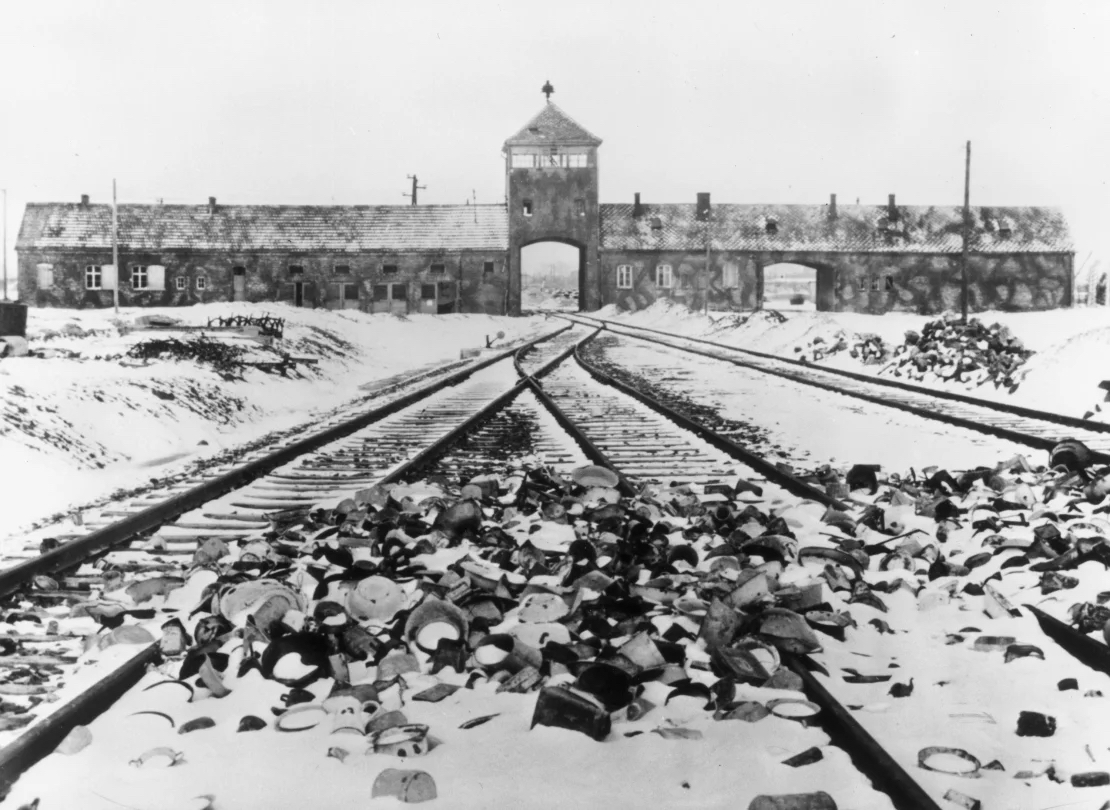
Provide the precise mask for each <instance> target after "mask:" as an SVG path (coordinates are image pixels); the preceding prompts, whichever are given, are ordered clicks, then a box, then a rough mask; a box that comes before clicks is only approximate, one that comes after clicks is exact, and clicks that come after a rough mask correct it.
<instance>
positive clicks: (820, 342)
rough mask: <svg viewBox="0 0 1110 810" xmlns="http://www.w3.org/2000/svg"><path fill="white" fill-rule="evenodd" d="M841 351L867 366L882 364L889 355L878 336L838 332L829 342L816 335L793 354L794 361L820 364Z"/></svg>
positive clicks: (797, 347) (795, 348) (796, 347)
mask: <svg viewBox="0 0 1110 810" xmlns="http://www.w3.org/2000/svg"><path fill="white" fill-rule="evenodd" d="M843 351H846V352H848V355H849V357H851V358H853V359H855V360H859V361H860V362H861V363H863V364H864V365H868V366H871V365H876V364H878V363H882V362H884V361H885V360H886V359H887V357H888V356H889V354H890V351H889V348H888V347H887V345H886V344H885V343H883V339H882V338H881V337H879V336H878V335H873V334H859V335H852V336H851V337H849V336H848V335H847V333H845V332H843V331H838V332H837V333H836V334H835V335H833V337H832V339H831V340H827V339H825V338H824V337H822V336H821V335H818V336H817V337H815V338H813V340H811V341H810V342H809V343H807V344H805V345H804V346H795V347H794V353H795V355H797V356H796V357H795V359H796V360H801V361H802V362H803V363H820V362H821V361H822V360H824V359H825V358H827V357H831V356H832V355H834V354H838V353H840V352H843Z"/></svg>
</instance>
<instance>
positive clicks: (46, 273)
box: [35, 264, 54, 290]
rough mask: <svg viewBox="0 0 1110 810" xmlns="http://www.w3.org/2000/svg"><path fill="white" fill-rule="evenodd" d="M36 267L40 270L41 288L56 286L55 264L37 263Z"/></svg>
mask: <svg viewBox="0 0 1110 810" xmlns="http://www.w3.org/2000/svg"><path fill="white" fill-rule="evenodd" d="M35 269H36V270H37V271H38V282H39V289H40V290H41V289H44V288H46V287H53V286H54V265H52V264H37V265H35Z"/></svg>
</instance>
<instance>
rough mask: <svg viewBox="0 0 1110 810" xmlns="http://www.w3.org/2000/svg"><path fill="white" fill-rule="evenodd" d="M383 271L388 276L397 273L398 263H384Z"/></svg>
mask: <svg viewBox="0 0 1110 810" xmlns="http://www.w3.org/2000/svg"><path fill="white" fill-rule="evenodd" d="M382 273H383V274H385V275H387V276H392V275H395V274H396V273H397V265H395V264H383V265H382Z"/></svg>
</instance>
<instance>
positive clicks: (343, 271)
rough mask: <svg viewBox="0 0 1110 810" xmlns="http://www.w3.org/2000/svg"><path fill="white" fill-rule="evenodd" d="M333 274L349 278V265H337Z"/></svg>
mask: <svg viewBox="0 0 1110 810" xmlns="http://www.w3.org/2000/svg"><path fill="white" fill-rule="evenodd" d="M335 274H336V275H337V276H349V275H350V274H351V266H350V265H349V264H337V265H336V266H335Z"/></svg>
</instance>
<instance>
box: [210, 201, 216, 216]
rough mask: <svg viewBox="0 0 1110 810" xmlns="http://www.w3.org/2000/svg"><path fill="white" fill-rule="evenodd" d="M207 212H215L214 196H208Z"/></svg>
mask: <svg viewBox="0 0 1110 810" xmlns="http://www.w3.org/2000/svg"><path fill="white" fill-rule="evenodd" d="M208 213H209V214H214V213H216V198H215V197H209V198H208Z"/></svg>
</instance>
